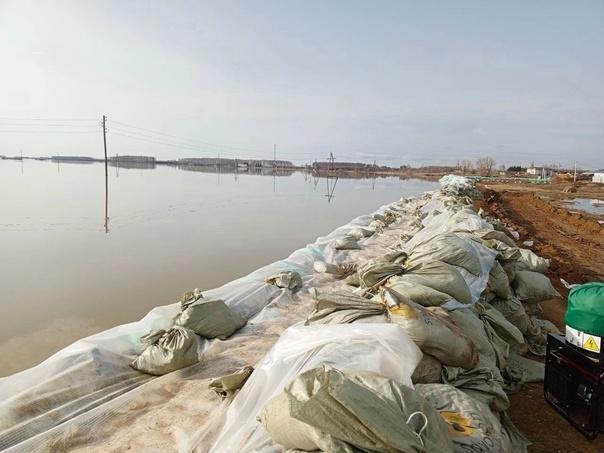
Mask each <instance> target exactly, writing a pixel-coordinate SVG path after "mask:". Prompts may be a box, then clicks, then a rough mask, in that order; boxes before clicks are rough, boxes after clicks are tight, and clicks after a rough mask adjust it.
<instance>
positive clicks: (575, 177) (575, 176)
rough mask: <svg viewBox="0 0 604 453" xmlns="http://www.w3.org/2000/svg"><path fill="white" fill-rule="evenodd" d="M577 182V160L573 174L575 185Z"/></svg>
mask: <svg viewBox="0 0 604 453" xmlns="http://www.w3.org/2000/svg"><path fill="white" fill-rule="evenodd" d="M576 182H577V161H575V175H574V176H573V185H575V184H576Z"/></svg>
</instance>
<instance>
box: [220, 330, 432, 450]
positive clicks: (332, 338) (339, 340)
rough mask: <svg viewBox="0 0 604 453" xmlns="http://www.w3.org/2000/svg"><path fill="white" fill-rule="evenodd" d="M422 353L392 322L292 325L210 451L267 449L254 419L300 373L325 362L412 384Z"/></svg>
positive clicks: (267, 442) (244, 392) (237, 402)
mask: <svg viewBox="0 0 604 453" xmlns="http://www.w3.org/2000/svg"><path fill="white" fill-rule="evenodd" d="M421 355H422V353H421V351H420V350H419V348H418V347H417V346H416V345H415V343H413V341H412V340H411V338H409V336H408V335H407V334H405V332H403V330H402V329H401V328H400V327H398V326H396V325H394V324H385V325H384V324H360V323H356V324H351V325H320V326H294V327H291V328H289V329H288V330H287V331H286V332H285V333H284V334H283V335H282V336H281V338H280V339H279V341H278V342H277V343H276V344H275V346H274V347H273V349H272V350H271V352H270V353H269V354H268V355H267V356H266V357H265V358H264V359H263V360H262V362H261V363H260V364H258V366H257V368H256V370H255V371H254V373H253V374H252V376H251V377H250V378H249V380H248V381H247V383H246V385H245V387H244V388H243V390H242V391H241V392H240V393H239V394H238V395H237V396H236V397H235V399H234V400H233V402H232V403H231V405H230V407H229V410H228V412H227V415H226V421H225V424H224V428H223V429H222V431H221V432H220V434H219V436H218V439H217V441H216V443H215V444H214V446H213V447H212V448H211V450H210V451H212V452H225V451H237V452H251V451H260V450H262V451H267V452H268V451H271V450H269V449H268V448H269V447H270V446H271V444H272V442H271V440H270V437H269V436H268V433H267V432H266V430H265V429H264V427H263V426H262V425H261V424H259V423H258V421H257V420H256V417H257V416H258V414H259V413H260V411H261V409H262V408H263V407H264V405H265V404H266V403H268V402H269V401H270V400H272V399H273V398H275V397H276V396H277V395H279V394H280V393H281V392H282V391H283V388H284V387H285V386H286V385H287V384H289V383H290V382H291V381H292V380H293V379H294V378H296V377H297V376H298V375H299V374H301V373H303V372H305V371H308V370H312V369H313V368H317V367H319V366H321V365H324V364H326V365H330V366H332V367H334V368H337V369H340V370H364V371H372V372H374V373H378V374H380V375H382V376H384V377H387V378H389V379H393V380H395V381H397V382H399V383H402V384H404V385H407V386H409V387H412V383H411V374H412V373H413V370H414V369H415V367H416V366H417V364H418V363H419V361H420V359H421ZM402 357H404V358H405V359H404V360H401V358H402ZM273 450H274V451H280V448H279V447H277V448H274V449H273Z"/></svg>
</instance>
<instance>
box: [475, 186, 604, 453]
mask: <svg viewBox="0 0 604 453" xmlns="http://www.w3.org/2000/svg"><path fill="white" fill-rule="evenodd" d="M601 186H602V185H600V187H594V186H593V185H583V186H578V193H579V194H576V193H574V194H573V195H574V196H582V197H583V196H586V197H590V198H596V197H600V198H601V197H602V196H603V195H604V188H602V187H601ZM480 189H481V191H482V193H483V198H484V199H483V200H481V201H478V202H477V207H481V208H483V209H484V210H485V211H486V212H487V213H489V214H491V215H493V216H494V217H496V218H498V219H500V220H501V221H503V222H504V223H505V224H506V225H507V226H508V227H511V228H513V229H515V230H516V231H518V233H519V234H520V240H519V241H518V243H519V244H520V245H521V244H522V242H523V241H525V240H532V241H534V244H533V246H532V247H531V249H532V250H533V251H534V252H535V253H537V254H538V255H540V256H543V257H545V258H549V259H550V260H551V266H550V269H549V272H548V276H549V277H550V279H551V280H552V283H553V284H554V286H555V287H556V288H557V289H558V291H560V293H561V294H562V296H563V297H564V298H563V299H552V300H550V301H546V302H543V303H542V304H541V305H542V306H543V310H544V312H543V314H542V317H543V318H545V319H549V320H550V321H552V322H553V323H554V324H556V325H557V326H559V327H560V328H562V327H563V326H564V312H565V310H566V302H565V301H566V297H567V295H568V290H567V289H566V288H565V287H564V285H563V284H562V283H561V282H560V278H563V279H564V280H566V281H567V282H569V283H583V282H588V281H594V280H597V281H602V280H604V261H603V260H602V257H603V251H604V228H602V225H601V224H599V223H598V218H597V216H592V215H588V214H577V213H571V212H569V211H567V210H566V209H564V208H561V207H557V206H554V205H553V204H552V203H550V202H549V201H547V200H557V199H560V198H563V197H566V196H568V193H567V192H566V191H565V189H566V190H568V189H567V188H566V186H564V185H550V186H534V185H533V186H531V185H528V184H527V185H504V184H498V185H496V186H495V185H489V186H483V187H480ZM581 192H583V193H581ZM510 401H511V407H510V409H509V415H510V417H511V418H512V420H513V422H514V423H515V424H516V426H517V427H518V428H519V429H520V430H521V431H522V432H523V433H524V434H525V435H526V436H527V437H528V438H529V439H530V441H531V442H532V443H533V444H532V445H531V447H529V451H530V452H539V453H546V452H547V453H550V452H577V451H580V452H582V453H589V452H594V453H595V452H603V451H604V434H602V435H600V437H599V438H597V439H596V440H594V441H589V440H587V439H586V438H585V437H583V436H582V435H581V434H580V433H579V432H578V431H576V430H575V429H574V428H573V427H572V426H571V425H570V424H569V423H568V422H567V421H566V420H565V419H564V418H562V417H561V416H560V415H558V413H557V412H555V411H554V410H553V409H552V408H551V407H550V406H549V405H548V404H547V402H546V401H545V399H544V397H543V386H542V385H541V384H529V385H526V386H525V387H524V389H523V390H522V391H521V392H520V393H517V394H515V395H511V396H510Z"/></svg>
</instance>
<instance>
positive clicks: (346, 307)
mask: <svg viewBox="0 0 604 453" xmlns="http://www.w3.org/2000/svg"><path fill="white" fill-rule="evenodd" d="M314 293H315V296H314V297H315V307H314V310H313V311H312V313H311V314H310V315H309V316H308V318H306V321H305V322H304V325H306V326H308V325H311V324H348V323H351V322H353V321H356V320H357V319H360V318H366V317H369V316H375V315H381V314H384V313H386V307H385V305H384V304H382V303H381V302H379V301H375V300H369V299H365V298H364V297H361V296H357V295H356V294H354V293H352V292H350V291H346V290H344V289H338V290H334V291H325V292H321V291H318V290H315V291H314Z"/></svg>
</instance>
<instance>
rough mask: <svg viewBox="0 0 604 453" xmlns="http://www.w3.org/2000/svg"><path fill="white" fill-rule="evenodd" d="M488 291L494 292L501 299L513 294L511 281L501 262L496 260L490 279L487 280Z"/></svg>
mask: <svg viewBox="0 0 604 453" xmlns="http://www.w3.org/2000/svg"><path fill="white" fill-rule="evenodd" d="M487 291H490V292H493V293H494V294H495V295H496V296H497V297H499V298H501V299H507V298H508V297H510V296H511V295H512V290H511V289H510V281H509V280H508V276H507V274H506V273H505V271H504V270H503V268H502V267H501V264H499V262H497V261H495V262H494V263H493V267H492V268H491V271H490V272H489V281H488V282H487Z"/></svg>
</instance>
